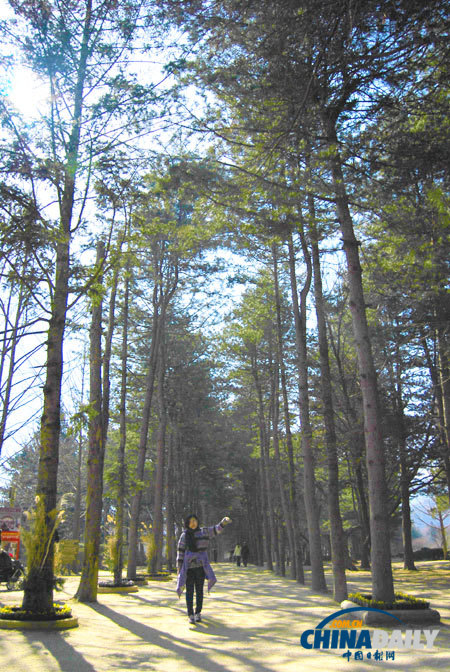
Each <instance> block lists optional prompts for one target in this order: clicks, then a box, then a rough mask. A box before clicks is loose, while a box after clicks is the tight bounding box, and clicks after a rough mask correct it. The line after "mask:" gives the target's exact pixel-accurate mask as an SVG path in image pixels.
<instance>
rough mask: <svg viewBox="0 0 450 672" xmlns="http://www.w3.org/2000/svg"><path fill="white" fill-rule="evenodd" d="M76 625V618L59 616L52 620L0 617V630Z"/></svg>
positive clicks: (49, 628)
mask: <svg viewBox="0 0 450 672" xmlns="http://www.w3.org/2000/svg"><path fill="white" fill-rule="evenodd" d="M77 627H78V618H76V616H72V617H71V618H59V619H57V620H54V621H13V620H11V619H8V618H0V630H68V629H69V628H77Z"/></svg>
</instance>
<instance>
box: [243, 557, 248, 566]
mask: <svg viewBox="0 0 450 672" xmlns="http://www.w3.org/2000/svg"><path fill="white" fill-rule="evenodd" d="M247 560H248V556H242V562H243V563H244V567H247Z"/></svg>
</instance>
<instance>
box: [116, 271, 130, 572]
mask: <svg viewBox="0 0 450 672" xmlns="http://www.w3.org/2000/svg"><path fill="white" fill-rule="evenodd" d="M129 274H130V270H129V264H127V267H126V269H125V292H124V297H123V311H122V348H121V353H120V365H121V374H122V375H121V381H120V404H119V452H118V455H117V470H118V475H119V482H118V488H117V509H116V535H115V536H116V538H115V542H114V543H115V552H114V559H115V562H114V583H116V584H120V583H122V571H123V540H124V516H125V481H126V465H125V447H126V444H127V367H128V309H129V297H130V277H129Z"/></svg>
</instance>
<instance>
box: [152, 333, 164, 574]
mask: <svg viewBox="0 0 450 672" xmlns="http://www.w3.org/2000/svg"><path fill="white" fill-rule="evenodd" d="M164 328H165V327H164V324H162V325H161V332H162V333H161V338H160V344H159V349H160V352H159V356H158V384H157V396H158V415H159V417H158V431H157V435H156V469H155V498H154V508H153V533H154V538H155V554H154V556H153V558H152V571H153V572H159V571H160V570H161V568H162V540H163V510H162V509H163V496H164V462H165V451H166V428H167V409H166V400H165V398H164V378H165V375H166V356H165V334H164Z"/></svg>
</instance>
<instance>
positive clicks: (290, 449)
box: [272, 243, 305, 583]
mask: <svg viewBox="0 0 450 672" xmlns="http://www.w3.org/2000/svg"><path fill="white" fill-rule="evenodd" d="M272 259H273V277H274V289H275V308H276V314H277V346H278V362H279V369H280V379H281V391H282V398H283V416H284V426H285V432H286V447H287V454H288V465H289V504H287V503H286V505H287V507H288V516H289V520H288V521H287V523H286V524H287V526H288V529H287V534H288V542H289V550H290V573H291V578H293V579H297V581H298V582H299V583H305V576H304V572H303V565H300V566H298V564H297V555H298V553H297V551H298V549H299V547H300V541H299V539H298V533H297V526H298V521H299V520H300V516H299V512H298V501H297V483H296V478H295V464H294V446H293V443H292V433H291V420H290V415H289V400H288V393H287V384H286V367H285V365H284V352H283V350H284V348H283V333H282V324H281V298H280V284H279V281H278V249H277V246H276V244H275V243H273V245H272Z"/></svg>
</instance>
